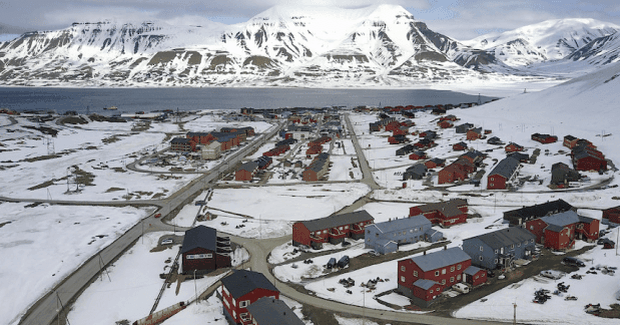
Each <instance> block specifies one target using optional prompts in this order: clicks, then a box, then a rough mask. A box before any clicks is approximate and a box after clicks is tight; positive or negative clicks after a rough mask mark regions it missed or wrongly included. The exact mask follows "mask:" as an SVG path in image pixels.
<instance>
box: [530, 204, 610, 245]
mask: <svg viewBox="0 0 620 325" xmlns="http://www.w3.org/2000/svg"><path fill="white" fill-rule="evenodd" d="M599 226H600V224H599V220H596V219H592V218H588V217H583V216H579V215H577V213H576V212H575V211H572V210H569V211H566V212H561V213H557V214H553V215H550V216H545V217H542V218H538V219H534V220H530V221H527V222H526V223H525V229H527V230H529V231H530V232H531V233H532V234H534V235H535V236H536V242H537V243H539V244H542V245H544V246H545V247H547V248H550V249H553V250H566V249H570V248H573V247H574V246H575V240H577V239H581V240H585V241H588V242H593V241H594V240H596V239H598V235H599Z"/></svg>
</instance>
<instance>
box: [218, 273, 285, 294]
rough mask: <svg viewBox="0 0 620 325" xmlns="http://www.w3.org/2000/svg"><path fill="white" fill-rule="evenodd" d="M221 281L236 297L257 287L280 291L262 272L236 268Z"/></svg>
mask: <svg viewBox="0 0 620 325" xmlns="http://www.w3.org/2000/svg"><path fill="white" fill-rule="evenodd" d="M221 281H222V284H223V285H224V287H226V290H228V292H230V294H231V295H232V296H233V297H234V298H235V299H238V298H240V297H243V296H244V295H246V294H247V293H250V292H252V291H254V290H255V289H266V290H271V291H277V292H280V291H279V290H278V289H276V287H275V286H274V285H273V284H272V283H271V282H269V280H267V278H266V277H265V276H264V275H263V274H262V273H258V272H254V271H248V270H235V271H234V273H233V274H231V275H229V276H227V277H225V278H223V279H222V280H221Z"/></svg>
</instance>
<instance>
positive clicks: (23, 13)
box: [0, 0, 620, 40]
mask: <svg viewBox="0 0 620 325" xmlns="http://www.w3.org/2000/svg"><path fill="white" fill-rule="evenodd" d="M380 3H388V4H396V5H401V6H402V7H404V8H405V9H407V10H408V11H409V12H411V13H412V14H413V16H414V17H415V18H416V19H418V20H421V21H424V22H426V23H427V25H428V26H429V28H431V29H432V30H434V31H437V32H440V33H443V34H445V35H447V36H450V37H452V38H455V39H457V40H468V39H472V38H474V37H476V36H479V35H482V34H485V33H488V32H494V31H505V30H512V29H515V28H518V27H521V26H525V25H529V24H534V23H538V22H541V21H544V20H548V19H559V18H594V19H598V20H601V21H605V22H610V23H615V24H618V25H620V2H619V1H617V0H591V1H579V0H545V1H541V0H506V1H504V0H502V1H497V0H309V1H308V0H306V1H295V0H261V1H256V0H235V1H220V0H176V1H169V0H97V1H93V0H56V1H49V0H0V40H2V37H3V36H2V35H1V34H13V35H14V34H21V33H23V32H26V31H33V30H54V29H61V28H65V27H68V26H70V25H71V23H73V22H93V21H101V20H105V19H116V20H120V21H125V20H127V21H136V20H137V21H144V20H155V19H157V20H160V19H161V20H164V21H166V22H169V23H172V24H201V23H204V20H205V19H206V20H210V21H215V22H221V23H225V24H234V23H240V22H245V21H247V20H249V19H250V18H252V17H253V16H255V15H258V14H259V13H261V12H262V11H264V10H266V9H269V8H270V7H273V6H275V5H299V4H303V5H312V6H336V7H341V8H360V7H366V6H370V5H376V4H380ZM6 37H8V35H5V36H4V38H6Z"/></svg>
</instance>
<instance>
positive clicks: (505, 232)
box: [465, 227, 534, 249]
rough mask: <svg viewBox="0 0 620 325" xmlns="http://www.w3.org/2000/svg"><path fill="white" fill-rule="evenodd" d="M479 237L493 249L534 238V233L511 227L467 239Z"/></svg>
mask: <svg viewBox="0 0 620 325" xmlns="http://www.w3.org/2000/svg"><path fill="white" fill-rule="evenodd" d="M474 238H477V239H479V240H481V241H482V242H483V243H485V244H487V245H488V246H490V247H491V248H492V249H496V248H502V247H506V246H509V245H512V244H515V243H519V242H524V241H526V240H531V239H533V238H534V234H532V233H531V232H529V231H528V230H526V229H524V228H521V227H509V228H504V229H499V230H496V231H493V232H489V233H486V234H482V235H479V236H475V237H470V238H467V239H465V240H469V239H474Z"/></svg>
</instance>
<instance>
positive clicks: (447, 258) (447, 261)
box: [411, 247, 471, 272]
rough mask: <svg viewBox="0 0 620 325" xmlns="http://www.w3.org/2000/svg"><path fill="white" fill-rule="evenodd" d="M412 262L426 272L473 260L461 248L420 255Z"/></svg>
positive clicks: (413, 258)
mask: <svg viewBox="0 0 620 325" xmlns="http://www.w3.org/2000/svg"><path fill="white" fill-rule="evenodd" d="M411 260H412V261H413V262H414V263H415V264H416V265H417V266H418V267H420V269H422V271H424V272H426V271H432V270H436V269H439V268H442V267H444V266H448V265H452V264H456V263H460V262H464V261H468V260H471V257H469V255H467V253H465V252H464V251H463V250H462V249H460V248H459V247H452V248H448V249H442V250H440V251H437V252H433V253H430V254H426V255H418V256H415V257H412V258H411Z"/></svg>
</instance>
